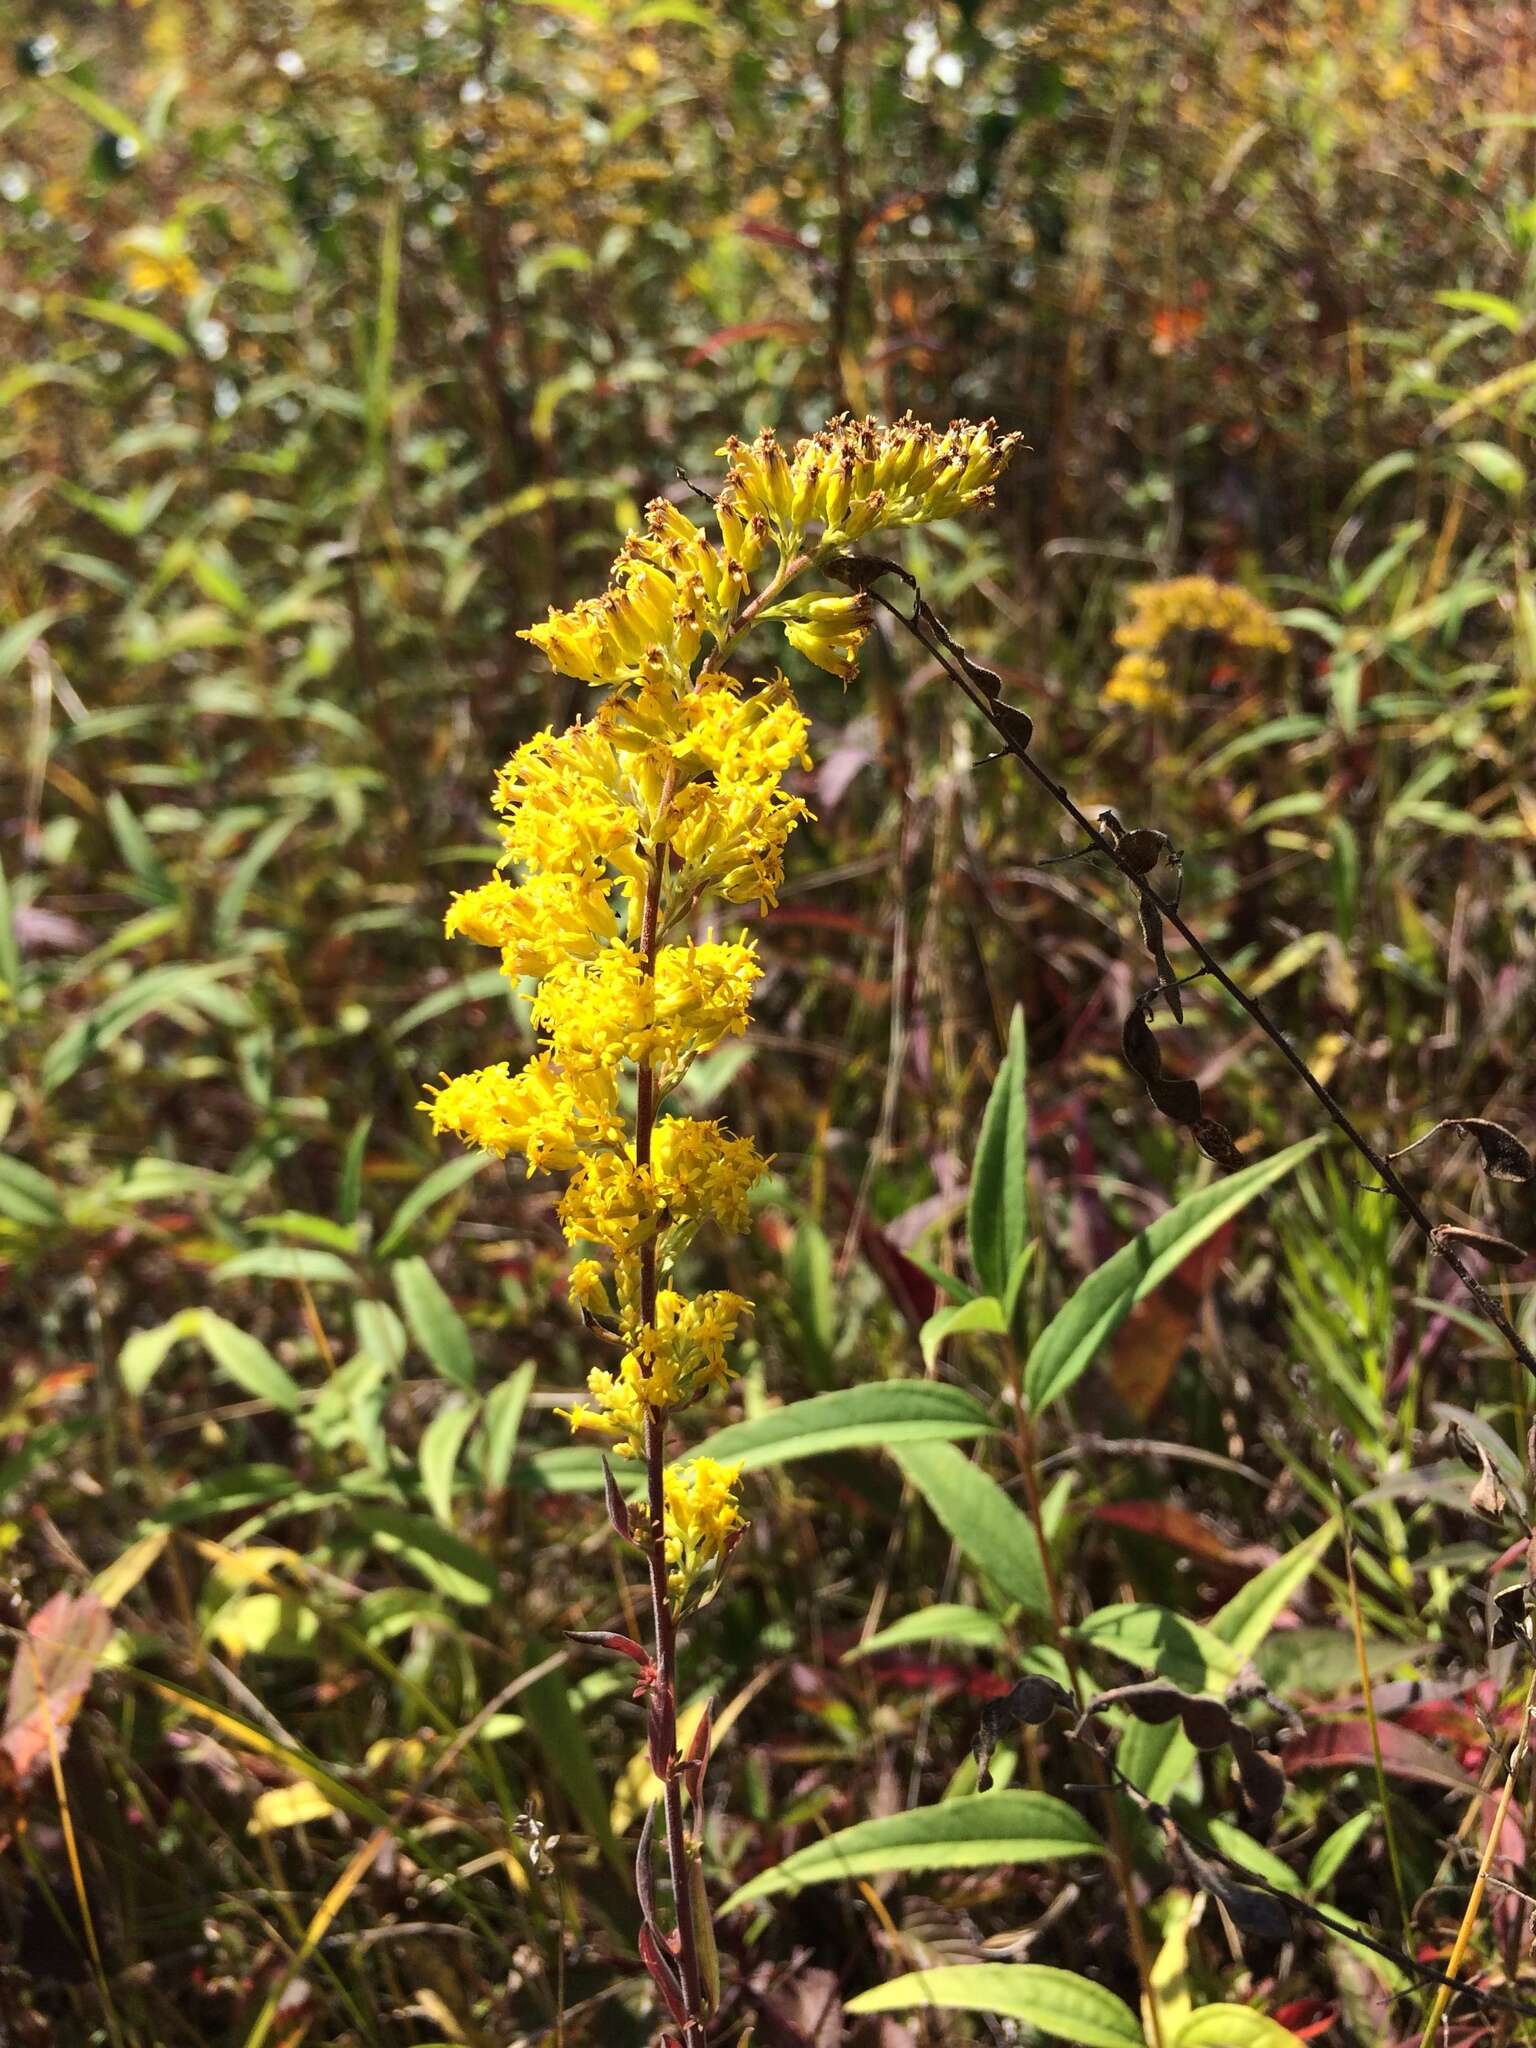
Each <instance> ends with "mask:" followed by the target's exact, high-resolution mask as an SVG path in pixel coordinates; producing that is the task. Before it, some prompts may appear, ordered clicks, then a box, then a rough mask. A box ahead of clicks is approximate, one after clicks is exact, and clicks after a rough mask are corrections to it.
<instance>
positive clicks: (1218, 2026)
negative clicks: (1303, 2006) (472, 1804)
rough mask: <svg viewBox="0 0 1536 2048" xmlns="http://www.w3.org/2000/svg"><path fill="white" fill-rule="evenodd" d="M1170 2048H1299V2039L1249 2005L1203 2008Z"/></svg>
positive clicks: (1277, 2022)
mask: <svg viewBox="0 0 1536 2048" xmlns="http://www.w3.org/2000/svg"><path fill="white" fill-rule="evenodd" d="M1169 2048H1302V2043H1301V2037H1300V2035H1299V2034H1293V2033H1292V2032H1291V2030H1290V2028H1289V2027H1282V2026H1281V2024H1280V2022H1279V2021H1278V2020H1272V2019H1270V2017H1269V2016H1268V2014H1267V2013H1262V2012H1258V2011H1256V2010H1255V2009H1254V2007H1253V2006H1251V2005H1202V2006H1201V2008H1200V2010H1199V2011H1198V2012H1192V2013H1191V2014H1190V2016H1189V2018H1188V2019H1187V2020H1186V2021H1185V2022H1184V2024H1183V2026H1182V2027H1180V2029H1179V2031H1178V2033H1177V2034H1176V2035H1175V2036H1174V2038H1173V2041H1172V2042H1171V2044H1169Z"/></svg>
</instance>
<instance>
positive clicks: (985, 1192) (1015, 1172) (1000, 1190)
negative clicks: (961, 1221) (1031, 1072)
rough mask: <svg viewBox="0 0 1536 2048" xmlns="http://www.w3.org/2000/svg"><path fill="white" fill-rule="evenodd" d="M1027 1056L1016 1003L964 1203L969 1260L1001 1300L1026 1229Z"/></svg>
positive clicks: (985, 1285) (990, 1291)
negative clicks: (967, 1197)
mask: <svg viewBox="0 0 1536 2048" xmlns="http://www.w3.org/2000/svg"><path fill="white" fill-rule="evenodd" d="M1027 1060H1028V1055H1027V1053H1026V1050H1025V1044H1024V1012H1023V1010H1022V1009H1015V1010H1014V1013H1013V1018H1012V1021H1011V1022H1010V1024H1009V1026H1008V1050H1007V1052H1006V1053H1005V1054H1004V1056H1003V1063H1002V1065H1001V1066H1000V1067H999V1068H998V1070H997V1079H996V1080H995V1081H994V1082H993V1084H992V1093H991V1094H990V1095H989V1096H988V1098H987V1106H986V1109H985V1111H984V1112H983V1114H982V1119H981V1135H980V1137H979V1138H978V1139H977V1141H976V1162H975V1165H974V1167H973V1169H972V1172H971V1193H970V1201H969V1204H968V1206H967V1209H966V1228H967V1232H968V1235H969V1240H970V1247H971V1264H972V1265H973V1266H974V1267H975V1269H976V1277H977V1279H978V1280H979V1281H980V1283H981V1286H982V1288H983V1290H984V1291H985V1292H986V1293H987V1294H994V1295H996V1296H997V1298H998V1299H999V1300H1001V1299H1002V1297H1003V1296H1004V1295H1005V1294H1006V1293H1007V1291H1008V1279H1009V1275H1010V1274H1011V1273H1012V1271H1013V1268H1014V1264H1015V1262H1016V1260H1017V1259H1018V1257H1019V1255H1020V1253H1021V1252H1022V1251H1023V1249H1024V1244H1025V1240H1026V1239H1027V1237H1028V1235H1029V1181H1028V1173H1027V1159H1026V1148H1027V1144H1028V1138H1029V1108H1028V1103H1027V1100H1026V1096H1025V1080H1026V1072H1027Z"/></svg>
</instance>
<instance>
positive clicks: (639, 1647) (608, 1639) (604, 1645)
mask: <svg viewBox="0 0 1536 2048" xmlns="http://www.w3.org/2000/svg"><path fill="white" fill-rule="evenodd" d="M565 1634H566V1639H567V1641H569V1642H572V1643H579V1644H580V1645H581V1647H582V1648H583V1649H584V1650H606V1651H607V1653H608V1655H609V1656H610V1657H627V1658H628V1659H629V1661H630V1662H631V1663H632V1664H648V1663H649V1662H650V1661H651V1660H650V1653H649V1651H648V1650H647V1649H646V1647H645V1645H644V1644H643V1643H637V1642H636V1641H635V1639H634V1637H633V1636H620V1635H615V1634H614V1632H613V1630H612V1629H607V1628H568V1629H567V1630H566V1632H565Z"/></svg>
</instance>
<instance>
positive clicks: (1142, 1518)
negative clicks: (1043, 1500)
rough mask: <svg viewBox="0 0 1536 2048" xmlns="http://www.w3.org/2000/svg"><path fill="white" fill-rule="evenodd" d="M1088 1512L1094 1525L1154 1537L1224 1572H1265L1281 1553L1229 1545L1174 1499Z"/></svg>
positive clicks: (1121, 1504) (1261, 1546) (1104, 1506)
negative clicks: (1106, 1525)
mask: <svg viewBox="0 0 1536 2048" xmlns="http://www.w3.org/2000/svg"><path fill="white" fill-rule="evenodd" d="M1089 1513H1090V1515H1091V1517H1092V1519H1093V1520H1094V1521H1095V1522H1107V1523H1108V1524H1109V1525H1110V1527H1111V1528H1115V1529H1129V1530H1130V1531H1131V1532H1132V1534H1133V1535H1137V1536H1151V1537H1155V1538H1156V1540H1157V1541H1158V1542H1160V1543H1166V1544H1169V1545H1170V1546H1171V1547H1172V1548H1173V1549H1174V1550H1182V1551H1183V1552H1184V1553H1185V1555H1186V1556H1188V1557H1198V1558H1199V1559H1201V1561H1202V1562H1203V1563H1205V1564H1210V1565H1214V1566H1216V1568H1217V1569H1218V1570H1219V1571H1223V1572H1233V1573H1239V1574H1243V1573H1248V1572H1257V1571H1263V1569H1264V1568H1265V1566H1266V1565H1271V1564H1273V1563H1274V1562H1275V1560H1276V1558H1277V1557H1278V1556H1279V1554H1280V1553H1279V1552H1278V1551H1277V1550H1276V1549H1274V1547H1273V1546H1272V1545H1271V1544H1268V1543H1241V1544H1234V1543H1229V1542H1228V1541H1227V1539H1226V1538H1225V1537H1224V1536H1223V1535H1222V1534H1221V1532H1220V1530H1219V1529H1213V1528H1212V1527H1211V1525H1210V1523H1209V1522H1207V1521H1205V1520H1204V1519H1203V1518H1202V1517H1201V1516H1199V1515H1195V1514H1191V1513H1190V1511H1189V1509H1188V1508H1181V1507H1180V1506H1179V1505H1178V1504H1177V1502H1175V1501H1171V1500H1116V1501H1105V1502H1103V1503H1102V1504H1101V1505H1100V1506H1098V1507H1096V1508H1091V1509H1090V1510H1089Z"/></svg>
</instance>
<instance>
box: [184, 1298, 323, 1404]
mask: <svg viewBox="0 0 1536 2048" xmlns="http://www.w3.org/2000/svg"><path fill="white" fill-rule="evenodd" d="M197 1334H198V1336H199V1337H200V1338H201V1339H202V1341H203V1348H204V1350H205V1351H206V1352H207V1353H208V1356H209V1357H210V1358H211V1359H212V1360H213V1362H214V1364H215V1365H216V1366H217V1367H218V1369H219V1371H220V1372H221V1373H223V1375H224V1377H225V1378H226V1379H230V1380H233V1381H234V1383H235V1385H236V1386H237V1387H241V1388H243V1389H244V1391H245V1392H246V1393H247V1394H253V1395H254V1396H255V1397H256V1399H257V1400H259V1401H270V1402H271V1403H272V1406H273V1407H274V1408H281V1409H282V1411H283V1412H284V1414H285V1415H293V1414H295V1413H296V1412H297V1410H298V1408H299V1405H300V1403H301V1402H302V1401H303V1399H304V1396H303V1394H302V1393H301V1391H300V1389H299V1384H298V1382H297V1380H295V1379H294V1378H293V1377H292V1375H291V1374H289V1373H287V1372H285V1371H284V1370H283V1368H282V1367H281V1366H280V1365H279V1364H278V1362H277V1360H276V1359H275V1358H274V1357H273V1356H272V1354H271V1352H270V1351H269V1350H268V1349H267V1347H266V1345H265V1344H263V1343H261V1342H260V1340H259V1339H258V1338H255V1337H253V1336H251V1335H250V1333H249V1332H248V1331H246V1330H241V1329H237V1328H236V1326H235V1325H234V1324H233V1323H227V1322H225V1320H224V1318H223V1317H222V1316H216V1315H215V1314H214V1312H213V1310H212V1309H209V1308H205V1309H202V1310H200V1311H199V1312H198V1321H197Z"/></svg>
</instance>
